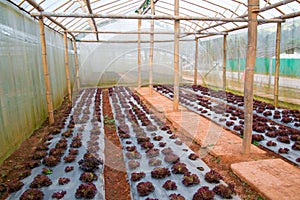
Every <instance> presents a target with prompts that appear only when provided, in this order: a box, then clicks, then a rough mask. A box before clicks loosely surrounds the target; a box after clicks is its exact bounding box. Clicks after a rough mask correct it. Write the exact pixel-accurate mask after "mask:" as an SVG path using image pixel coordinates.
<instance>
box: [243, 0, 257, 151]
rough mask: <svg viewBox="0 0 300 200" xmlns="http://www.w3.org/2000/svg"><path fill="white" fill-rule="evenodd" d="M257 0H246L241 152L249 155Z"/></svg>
mask: <svg viewBox="0 0 300 200" xmlns="http://www.w3.org/2000/svg"><path fill="white" fill-rule="evenodd" d="M258 10H259V0H248V48H247V60H246V70H245V83H244V104H245V129H244V138H243V147H242V149H243V154H245V155H249V153H250V149H251V140H252V123H253V122H252V120H253V78H254V66H255V60H256V46H257V12H258Z"/></svg>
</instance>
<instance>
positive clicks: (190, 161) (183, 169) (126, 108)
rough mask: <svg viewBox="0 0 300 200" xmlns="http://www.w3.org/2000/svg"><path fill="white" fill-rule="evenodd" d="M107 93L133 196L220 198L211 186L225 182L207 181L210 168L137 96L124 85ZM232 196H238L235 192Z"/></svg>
mask: <svg viewBox="0 0 300 200" xmlns="http://www.w3.org/2000/svg"><path fill="white" fill-rule="evenodd" d="M109 94H110V103H111V105H112V108H113V113H114V118H115V124H116V129H117V131H118V135H119V138H120V142H121V144H122V146H123V148H122V149H123V155H124V160H125V162H126V170H127V173H128V179H129V180H130V188H131V189H130V190H131V198H132V199H137V200H139V199H143V200H144V199H160V200H164V199H193V198H194V199H197V198H198V197H200V196H201V195H206V194H209V195H210V196H211V197H213V199H223V198H222V197H221V196H220V195H218V194H215V192H213V189H214V188H215V187H216V186H218V185H220V184H223V185H225V187H228V185H226V183H224V181H223V180H219V182H218V183H215V182H212V183H210V182H208V181H206V180H205V175H206V173H209V172H210V171H211V170H210V169H209V167H208V166H207V165H206V164H205V163H204V162H203V161H202V160H201V159H200V158H198V157H197V156H196V155H195V153H194V152H193V151H192V150H191V149H190V148H189V147H188V146H187V145H185V144H184V143H182V142H181V141H180V140H179V138H178V137H176V133H175V132H173V131H172V130H171V129H170V128H169V127H168V126H166V124H165V123H164V122H162V121H161V120H160V119H159V118H158V117H157V116H155V115H154V114H153V113H152V112H151V110H149V108H148V107H147V106H146V105H145V104H144V103H143V102H142V101H141V99H140V98H139V96H137V95H136V94H134V93H133V92H132V91H131V90H130V89H129V88H127V87H113V88H110V89H109ZM124 134H126V137H124ZM170 136H171V137H170ZM151 144H152V145H151ZM179 162H180V164H179ZM132 165H134V168H133V167H132ZM200 169H201V170H200ZM203 187H205V188H204V189H201V188H203ZM199 190H200V191H199ZM220 194H221V193H220ZM199 195H200V196H199ZM194 196H195V197H194ZM232 197H233V198H234V199H239V197H238V196H236V195H234V194H232Z"/></svg>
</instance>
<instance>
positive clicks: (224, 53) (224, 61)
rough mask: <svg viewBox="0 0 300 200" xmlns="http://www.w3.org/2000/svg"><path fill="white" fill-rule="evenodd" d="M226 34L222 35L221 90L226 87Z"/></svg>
mask: <svg viewBox="0 0 300 200" xmlns="http://www.w3.org/2000/svg"><path fill="white" fill-rule="evenodd" d="M226 39H227V35H224V36H223V90H224V91H226V89H227V82H226V58H227V40H226Z"/></svg>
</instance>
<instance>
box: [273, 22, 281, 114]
mask: <svg viewBox="0 0 300 200" xmlns="http://www.w3.org/2000/svg"><path fill="white" fill-rule="evenodd" d="M280 35H281V23H277V30H276V52H275V55H276V63H275V76H274V106H275V107H276V108H277V107H278V88H279V68H280ZM271 67H272V66H271Z"/></svg>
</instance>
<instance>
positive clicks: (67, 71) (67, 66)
mask: <svg viewBox="0 0 300 200" xmlns="http://www.w3.org/2000/svg"><path fill="white" fill-rule="evenodd" d="M64 43H65V68H66V81H67V88H68V98H69V100H70V102H71V101H72V94H71V81H70V72H69V53H68V38H67V32H65V33H64Z"/></svg>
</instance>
